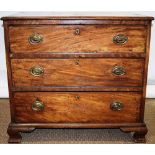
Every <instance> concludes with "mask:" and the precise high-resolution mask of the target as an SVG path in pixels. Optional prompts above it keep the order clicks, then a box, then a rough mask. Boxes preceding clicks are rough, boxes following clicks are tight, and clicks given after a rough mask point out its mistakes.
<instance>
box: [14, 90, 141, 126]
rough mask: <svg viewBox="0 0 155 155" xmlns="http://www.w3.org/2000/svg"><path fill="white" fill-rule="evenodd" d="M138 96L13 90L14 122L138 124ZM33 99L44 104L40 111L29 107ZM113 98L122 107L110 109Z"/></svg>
mask: <svg viewBox="0 0 155 155" xmlns="http://www.w3.org/2000/svg"><path fill="white" fill-rule="evenodd" d="M141 97H142V95H141V94H140V93H130V92H128V93H121V92H119V93H118V92H113V93H109V92H98V93H96V92H93V93H92V92H91V93H89V92H85V93H83V92H81V93H79V92H76V93H73V92H68V93H56V92H55V93H39V92H38V93H33V94H32V93H15V96H14V98H13V104H14V110H15V122H18V123H94V122H95V123H115V124H116V123H137V122H138V121H139V116H140V115H139V111H140V110H139V109H140V102H141ZM23 98H24V100H23ZM36 99H37V100H39V101H41V102H42V103H43V104H44V106H45V107H44V110H43V111H39V112H34V111H33V110H32V104H33V103H34V102H35V101H36ZM116 101H117V102H121V103H122V104H123V108H122V110H120V111H114V110H112V109H111V108H110V105H111V104H112V103H113V102H116ZM122 116H123V117H122Z"/></svg>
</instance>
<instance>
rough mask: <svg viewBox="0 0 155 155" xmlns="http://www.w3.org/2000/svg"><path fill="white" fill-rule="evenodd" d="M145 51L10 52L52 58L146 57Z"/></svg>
mask: <svg viewBox="0 0 155 155" xmlns="http://www.w3.org/2000/svg"><path fill="white" fill-rule="evenodd" d="M145 56H146V54H145V53H133V52H120V53H118V52H104V53H102V52H97V53H96V52H94V53H93V52H88V53H78V52H76V53H75V52H74V53H71V52H70V53H68V52H64V53H63V52H58V53H54V52H43V53H10V58H11V59H37V58H40V59H50V58H62V59H67V58H94V59H95V58H139V59H141V58H145Z"/></svg>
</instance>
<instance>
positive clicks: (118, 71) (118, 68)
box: [112, 66, 126, 76]
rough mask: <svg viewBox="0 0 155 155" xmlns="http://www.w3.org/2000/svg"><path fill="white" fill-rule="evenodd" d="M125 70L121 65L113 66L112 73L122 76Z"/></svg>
mask: <svg viewBox="0 0 155 155" xmlns="http://www.w3.org/2000/svg"><path fill="white" fill-rule="evenodd" d="M125 73H126V72H125V69H124V68H123V67H122V66H115V67H114V68H113V69H112V74H113V75H115V76H122V75H124V74H125Z"/></svg>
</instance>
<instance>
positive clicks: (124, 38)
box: [113, 34, 128, 45]
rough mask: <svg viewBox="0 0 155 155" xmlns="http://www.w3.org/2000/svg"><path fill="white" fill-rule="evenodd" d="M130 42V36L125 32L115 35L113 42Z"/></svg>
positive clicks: (121, 43) (118, 43)
mask: <svg viewBox="0 0 155 155" xmlns="http://www.w3.org/2000/svg"><path fill="white" fill-rule="evenodd" d="M127 42H128V37H127V36H125V35H123V34H118V35H116V36H114V37H113V43H115V44H117V45H124V44H126V43H127Z"/></svg>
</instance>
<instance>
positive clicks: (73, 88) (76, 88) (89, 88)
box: [12, 86, 143, 92]
mask: <svg viewBox="0 0 155 155" xmlns="http://www.w3.org/2000/svg"><path fill="white" fill-rule="evenodd" d="M12 91H13V92H19V91H21V92H25V91H47V92H50V91H61V92H65V91H67V92H69V91H87V92H89V91H127V92H128V91H133V92H134V91H135V92H136V91H140V92H142V91H143V87H111V86H108V87H95V86H83V87H81V86H70V87H69V86H68V87H63V86H62V87H44V86H42V87H38V86H36V87H12Z"/></svg>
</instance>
